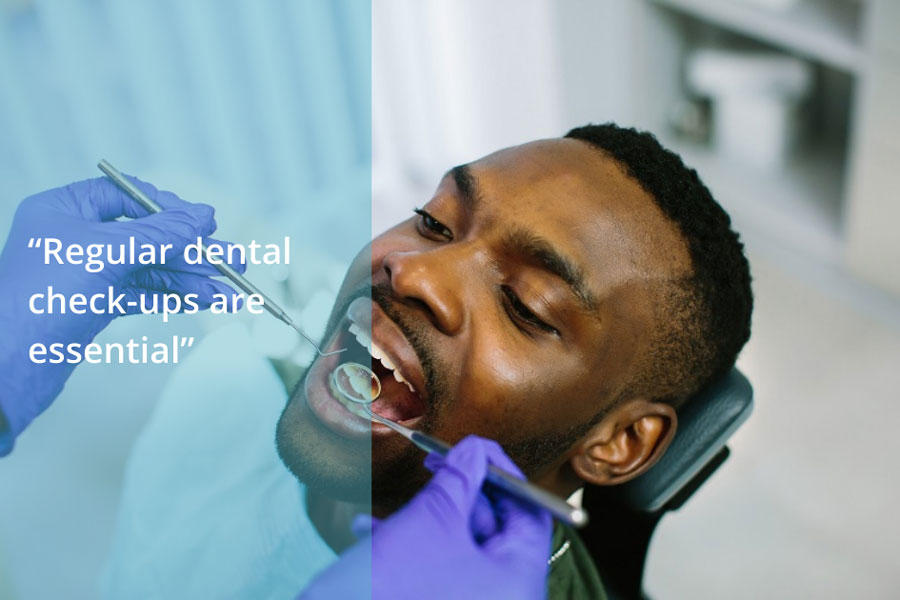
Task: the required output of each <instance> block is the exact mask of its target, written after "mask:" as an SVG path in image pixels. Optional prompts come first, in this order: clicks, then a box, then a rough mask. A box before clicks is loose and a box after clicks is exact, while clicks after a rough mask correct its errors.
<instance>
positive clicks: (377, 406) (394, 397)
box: [370, 361, 425, 421]
mask: <svg viewBox="0 0 900 600" xmlns="http://www.w3.org/2000/svg"><path fill="white" fill-rule="evenodd" d="M373 363H374V364H373V365H372V367H373V369H374V371H375V374H376V375H378V378H379V379H381V395H380V396H379V397H378V399H377V400H376V401H375V402H373V403H372V404H371V405H370V406H371V408H372V412H374V413H376V414H379V415H381V416H382V417H385V418H387V419H390V420H391V421H407V420H409V419H414V418H415V417H418V416H421V415H423V414H424V413H425V403H424V402H422V399H421V398H419V396H418V395H417V394H414V393H413V392H411V391H409V388H408V387H406V384H405V383H400V382H399V381H397V380H396V379H394V374H393V373H392V372H391V371H389V370H388V369H386V368H385V367H383V366H382V365H380V364H379V363H378V361H373Z"/></svg>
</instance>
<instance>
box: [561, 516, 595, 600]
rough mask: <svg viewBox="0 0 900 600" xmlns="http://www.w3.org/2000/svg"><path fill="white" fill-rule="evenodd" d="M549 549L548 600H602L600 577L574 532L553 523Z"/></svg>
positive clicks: (564, 526)
mask: <svg viewBox="0 0 900 600" xmlns="http://www.w3.org/2000/svg"><path fill="white" fill-rule="evenodd" d="M567 544H568V545H567ZM551 547H552V548H553V550H552V552H551V554H550V560H551V564H550V573H549V574H548V575H547V599H548V600H606V593H605V592H604V591H603V584H602V583H601V582H600V574H599V573H597V568H596V567H595V566H594V561H593V559H592V558H591V555H590V554H589V553H588V550H587V548H586V547H585V545H584V542H582V541H581V538H580V537H578V534H577V533H576V532H575V530H574V529H572V528H571V527H568V526H566V525H563V524H561V523H556V524H555V527H554V528H553V542H552V546H551Z"/></svg>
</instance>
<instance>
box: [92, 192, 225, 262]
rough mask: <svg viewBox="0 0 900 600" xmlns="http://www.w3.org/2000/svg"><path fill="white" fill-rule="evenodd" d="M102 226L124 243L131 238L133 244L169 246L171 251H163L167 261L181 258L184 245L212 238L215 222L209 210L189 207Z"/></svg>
mask: <svg viewBox="0 0 900 600" xmlns="http://www.w3.org/2000/svg"><path fill="white" fill-rule="evenodd" d="M103 227H104V228H106V231H107V232H111V233H112V234H113V235H116V236H121V238H122V241H123V242H124V241H125V240H126V239H127V238H128V237H130V236H133V237H134V238H135V243H136V244H150V245H153V246H161V245H163V244H171V245H172V248H171V249H169V250H167V252H166V262H168V261H169V260H170V259H172V260H175V259H176V258H177V257H178V256H179V255H181V254H182V253H183V252H184V248H185V246H187V245H188V244H191V243H196V241H197V238H198V237H206V236H208V235H211V234H212V233H213V232H214V231H215V230H216V220H215V219H214V218H213V209H212V208H211V207H209V206H206V205H205V204H188V205H186V206H185V207H182V208H173V209H171V210H165V211H163V212H161V213H158V214H155V215H149V216H147V217H144V218H142V219H135V220H133V221H122V222H119V221H116V222H112V223H107V224H105V225H103Z"/></svg>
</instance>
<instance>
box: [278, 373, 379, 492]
mask: <svg viewBox="0 0 900 600" xmlns="http://www.w3.org/2000/svg"><path fill="white" fill-rule="evenodd" d="M301 389H302V388H301ZM275 445H276V447H277V449H278V455H279V456H280V457H281V461H282V462H283V463H284V465H285V466H286V467H287V468H288V470H289V471H290V472H291V473H292V474H293V475H294V476H295V477H296V478H297V479H298V480H300V482H302V483H303V484H305V485H306V486H307V487H308V488H309V489H310V490H313V491H315V492H316V493H319V494H322V495H325V496H328V497H330V498H334V499H335V500H342V501H345V502H354V503H362V502H364V503H368V502H369V501H370V499H371V496H372V453H371V445H370V443H369V441H368V440H364V441H363V440H348V439H346V438H343V437H341V436H339V435H337V434H335V433H333V432H331V431H329V430H328V429H326V428H325V427H322V426H321V425H320V424H318V423H316V420H315V417H314V416H313V415H312V414H310V412H309V409H308V408H307V407H306V402H305V400H304V399H303V398H302V394H300V395H298V393H297V392H295V393H294V395H293V396H292V397H291V399H290V400H289V401H288V404H287V406H285V409H284V411H283V412H282V414H281V417H280V418H279V419H278V426H277V428H276V431H275Z"/></svg>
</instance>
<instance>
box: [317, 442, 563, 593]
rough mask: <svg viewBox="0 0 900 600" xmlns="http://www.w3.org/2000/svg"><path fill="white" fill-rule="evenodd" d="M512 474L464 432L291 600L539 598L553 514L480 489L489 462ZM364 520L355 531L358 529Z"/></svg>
mask: <svg viewBox="0 0 900 600" xmlns="http://www.w3.org/2000/svg"><path fill="white" fill-rule="evenodd" d="M489 463H490V464H494V465H497V466H498V467H500V468H502V469H505V470H507V471H509V472H511V473H514V474H516V475H519V476H521V472H520V471H519V469H518V468H517V467H516V465H515V464H514V463H513V462H512V461H511V460H510V459H509V457H507V456H506V454H504V453H503V450H502V449H501V448H500V446H499V445H498V444H497V443H496V442H493V441H490V440H485V439H483V438H479V437H475V436H470V437H467V438H465V439H464V440H463V441H461V442H460V443H459V444H457V445H456V446H455V447H454V448H453V449H452V450H451V451H450V453H449V454H448V455H447V457H446V458H442V457H440V456H438V455H436V454H431V455H429V456H428V457H427V458H426V460H425V464H426V466H427V467H428V468H429V469H431V470H432V471H434V477H432V479H431V481H430V482H429V483H428V485H426V486H425V488H423V489H422V491H421V492H419V493H418V494H417V495H416V496H415V497H414V498H413V499H412V500H411V501H410V502H409V504H407V505H406V506H405V507H403V508H402V509H400V510H399V511H397V512H396V513H395V514H394V515H392V516H391V517H390V518H389V519H386V520H384V521H380V522H379V521H378V520H375V519H363V520H359V521H357V523H356V524H355V525H356V527H355V529H356V530H357V531H358V530H359V529H361V528H363V527H364V525H363V523H364V522H367V523H368V524H370V525H371V527H372V537H371V540H369V539H364V540H362V541H360V542H359V543H357V544H356V545H355V546H353V547H352V548H350V549H349V550H348V551H347V552H345V553H344V554H343V555H342V556H341V558H340V560H338V562H337V563H335V564H334V565H333V566H331V567H329V568H328V569H327V570H326V571H324V572H323V573H322V574H320V575H319V576H318V577H317V578H316V579H315V580H314V581H313V583H312V584H311V585H310V586H309V588H308V589H307V590H306V591H305V592H304V593H303V595H302V596H301V597H300V598H302V599H303V600H318V599H320V598H323V599H324V598H364V597H365V598H369V594H368V581H365V578H367V577H368V575H369V569H370V568H371V598H374V599H375V600H387V599H405V598H409V599H419V598H431V599H435V600H443V599H450V598H454V599H455V598H461V599H462V598H465V599H469V598H515V599H522V600H531V599H538V598H545V597H546V586H547V581H546V580H547V559H548V556H549V554H550V536H551V532H552V519H551V518H550V515H549V514H548V513H546V512H545V511H543V510H539V509H535V508H533V507H532V506H530V505H526V504H524V503H522V502H521V501H519V500H518V499H516V498H513V497H511V496H509V495H507V494H505V493H503V492H502V491H499V490H492V489H490V488H487V489H486V490H482V489H481V488H482V484H483V483H484V479H485V475H486V474H487V467H488V464H489ZM361 526H363V527H361Z"/></svg>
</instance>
